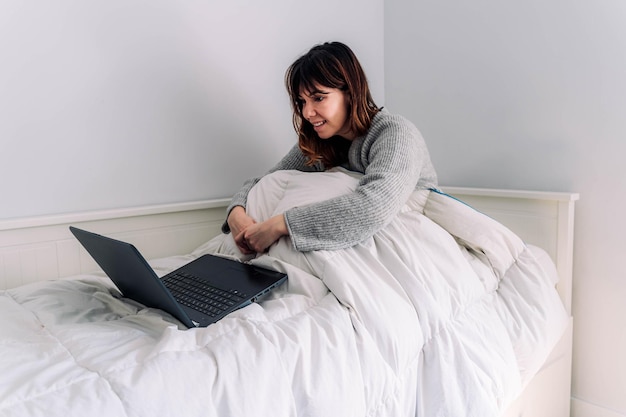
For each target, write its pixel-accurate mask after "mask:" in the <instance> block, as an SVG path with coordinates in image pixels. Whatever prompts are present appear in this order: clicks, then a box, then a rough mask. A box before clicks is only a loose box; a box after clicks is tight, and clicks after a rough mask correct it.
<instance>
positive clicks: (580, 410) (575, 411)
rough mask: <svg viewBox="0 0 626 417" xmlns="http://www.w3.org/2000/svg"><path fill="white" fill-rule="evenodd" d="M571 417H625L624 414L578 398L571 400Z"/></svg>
mask: <svg viewBox="0 0 626 417" xmlns="http://www.w3.org/2000/svg"><path fill="white" fill-rule="evenodd" d="M571 416H572V417H626V414H622V413H618V412H617V411H613V410H608V409H606V408H604V407H601V406H599V405H595V404H592V403H590V402H588V401H584V400H581V399H579V398H572V414H571Z"/></svg>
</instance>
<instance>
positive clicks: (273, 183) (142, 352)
mask: <svg viewBox="0 0 626 417" xmlns="http://www.w3.org/2000/svg"><path fill="white" fill-rule="evenodd" d="M357 181H358V176H356V175H355V174H351V173H348V172H346V171H343V170H336V171H331V172H325V173H302V172H297V171H280V172H277V173H274V174H272V175H270V176H268V177H266V178H264V179H263V180H262V181H261V182H259V184H257V186H255V188H254V189H253V190H252V191H251V194H250V196H249V200H248V204H249V207H248V210H249V212H250V213H251V215H253V217H254V218H256V219H257V220H259V221H261V220H263V219H265V218H268V217H270V216H272V215H274V214H278V213H282V212H284V210H286V209H288V208H289V207H294V206H301V205H304V204H310V203H313V202H315V201H319V200H323V199H328V198H332V197H334V196H337V195H340V194H342V193H345V192H350V191H351V190H352V189H354V187H355V186H356V183H357ZM204 253H214V254H218V255H222V256H227V257H234V258H237V259H239V260H241V261H242V262H251V263H254V264H258V265H261V266H265V267H269V268H272V269H276V270H280V271H282V272H286V273H287V274H288V276H289V279H288V281H287V282H286V283H285V284H283V285H282V286H281V287H279V288H278V289H277V290H275V291H273V292H272V293H271V295H270V297H269V298H267V299H265V300H263V301H262V302H260V303H255V304H252V305H249V306H247V307H245V308H243V309H241V310H238V311H236V312H234V313H232V314H231V315H229V316H228V317H226V318H225V319H223V320H221V321H220V322H218V323H216V324H214V325H211V326H209V327H207V328H201V329H185V328H184V327H182V326H181V325H180V323H178V322H177V321H176V320H175V319H174V318H172V317H170V316H169V315H167V314H166V313H163V312H162V311H158V310H154V309H148V308H145V307H144V306H141V305H139V304H137V303H135V302H133V301H132V300H128V299H125V298H122V297H121V295H120V294H119V292H118V291H117V289H116V288H115V287H114V286H113V285H112V283H111V282H110V281H109V280H108V278H107V277H105V276H104V275H102V274H101V273H94V274H90V275H83V276H76V277H71V278H68V279H62V280H57V281H49V282H39V283H35V284H31V285H28V286H23V287H19V288H15V289H11V290H7V291H4V292H2V293H0V314H1V317H2V319H1V320H0V353H1V354H0V375H1V376H0V416H39V415H41V416H74V415H76V416H79V415H80V416H84V415H89V416H154V415H158V416H170V415H171V416H174V415H176V416H180V415H184V416H200V415H201V416H244V415H245V416H248V415H262V416H264V415H272V416H331V415H341V416H424V417H436V416H480V417H488V416H497V415H499V414H500V412H501V411H502V409H503V408H504V407H506V406H507V405H508V404H509V403H510V401H512V400H513V399H514V398H515V397H516V396H517V395H518V394H519V393H520V391H521V389H522V387H523V386H524V384H525V383H526V382H527V381H528V380H529V379H530V378H532V376H533V375H534V374H535V373H536V372H537V370H538V369H539V367H540V366H541V364H542V363H543V361H544V360H545V358H546V357H547V355H548V353H549V351H550V350H551V348H552V347H553V346H554V344H555V342H556V341H557V340H558V339H559V338H560V336H561V334H562V332H563V330H564V328H565V326H566V322H567V315H566V313H565V310H564V308H563V307H562V305H561V303H560V300H559V297H558V295H557V293H556V290H555V289H554V279H555V276H554V273H553V271H551V270H548V269H546V268H544V267H543V266H542V263H540V262H538V261H537V259H536V258H535V257H534V255H533V252H532V251H530V250H529V248H528V247H526V245H524V243H523V242H522V241H521V240H520V239H519V238H518V237H517V236H516V235H514V234H513V233H512V232H510V231H509V230H508V229H506V228H505V227H504V226H502V225H500V224H499V223H497V222H495V221H494V220H492V219H490V218H488V217H486V216H484V215H482V214H480V213H478V212H476V211H475V210H473V209H472V208H470V207H468V206H466V205H464V204H463V203H461V202H459V201H457V200H455V199H452V198H450V197H448V196H446V195H444V194H440V193H438V192H434V191H433V192H421V193H416V194H415V195H414V196H413V197H412V199H411V200H410V201H409V202H408V203H407V204H406V206H405V207H404V208H403V210H402V212H401V213H399V214H398V216H397V217H396V218H394V219H393V221H392V222H391V223H390V224H389V225H387V226H386V227H385V228H384V229H383V230H382V231H380V232H379V233H377V234H376V235H375V236H374V237H373V238H371V239H368V240H367V241H365V242H362V243H361V244H359V245H356V246H354V247H352V248H350V249H346V250H340V251H316V252H307V253H302V252H297V251H295V250H294V249H293V247H292V245H291V242H290V241H289V238H288V237H285V238H282V239H281V240H280V241H279V242H277V243H276V244H275V245H273V246H272V247H271V248H270V250H269V252H268V253H266V254H263V255H259V256H257V257H254V258H250V257H244V256H243V255H241V253H239V252H238V251H237V249H236V247H235V245H234V242H233V241H232V237H231V236H230V235H220V236H217V237H215V238H214V239H212V240H210V241H209V242H207V243H206V244H204V245H202V246H201V247H200V248H198V249H197V250H196V251H194V252H193V253H191V254H189V255H187V256H174V257H169V258H164V259H159V260H154V261H152V262H151V264H152V265H153V267H154V268H155V270H156V271H157V273H159V274H160V275H163V274H165V273H166V272H169V271H171V270H173V269H175V268H177V267H178V266H180V265H182V264H183V263H186V262H189V261H190V260H192V259H194V258H196V257H198V256H201V255H202V254H204Z"/></svg>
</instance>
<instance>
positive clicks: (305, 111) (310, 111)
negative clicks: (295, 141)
mask: <svg viewBox="0 0 626 417" xmlns="http://www.w3.org/2000/svg"><path fill="white" fill-rule="evenodd" d="M302 115H303V116H304V117H305V118H306V119H310V118H311V117H313V116H315V109H314V108H313V106H310V105H307V104H306V103H304V104H303V105H302Z"/></svg>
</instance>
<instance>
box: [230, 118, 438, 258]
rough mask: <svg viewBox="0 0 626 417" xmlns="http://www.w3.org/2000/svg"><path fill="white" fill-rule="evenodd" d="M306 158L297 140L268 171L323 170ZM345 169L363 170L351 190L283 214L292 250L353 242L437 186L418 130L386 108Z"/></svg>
mask: <svg viewBox="0 0 626 417" xmlns="http://www.w3.org/2000/svg"><path fill="white" fill-rule="evenodd" d="M305 162H306V160H305V157H304V155H303V154H302V152H301V151H300V149H299V148H298V146H297V145H296V146H294V147H293V148H292V149H291V150H290V151H289V152H288V153H287V155H286V156H285V157H284V158H283V159H282V160H281V161H280V162H279V163H278V164H277V165H276V166H275V167H274V168H272V169H271V170H270V171H268V172H267V174H269V173H272V172H274V171H278V170H287V169H295V170H299V171H320V170H322V169H323V168H322V167H319V166H318V167H307V166H306V165H305ZM346 168H348V169H349V170H351V171H356V172H360V173H362V174H364V175H363V176H362V177H361V179H360V181H359V183H358V185H357V188H356V189H355V191H354V192H352V193H349V194H346V195H343V196H340V197H336V198H332V199H330V200H326V201H322V202H319V203H315V204H311V205H309V206H305V207H296V208H293V209H290V210H287V211H286V212H285V213H284V216H285V222H286V223H287V228H288V229H289V235H290V236H291V241H292V243H293V245H294V248H295V249H296V250H298V251H301V252H306V251H312V250H337V249H344V248H348V247H351V246H354V245H355V244H357V243H359V242H362V241H363V240H365V239H367V238H370V237H372V236H373V235H374V234H375V233H376V232H377V231H379V230H380V229H382V228H383V227H384V226H385V225H387V224H388V223H389V222H391V220H392V219H393V217H394V216H395V215H396V214H397V213H398V212H399V211H400V209H401V208H402V206H403V205H404V203H406V201H407V200H408V198H409V196H410V195H411V193H412V192H413V191H414V190H422V189H428V188H436V187H437V174H436V172H435V169H434V167H433V165H432V162H431V160H430V155H429V152H428V148H427V147H426V143H425V142H424V139H423V138H422V135H421V134H420V132H419V131H418V130H417V128H416V127H415V126H414V125H413V124H412V123H411V122H410V121H408V120H407V119H405V118H403V117H402V116H398V115H392V114H390V113H388V112H386V111H381V112H379V113H378V114H376V116H374V119H373V121H372V125H371V127H370V129H369V131H368V133H367V134H366V135H365V136H363V137H359V138H356V139H354V140H353V141H352V143H351V145H350V150H349V154H348V161H347V166H346ZM267 174H266V175H267ZM260 178H261V177H258V178H252V179H249V180H248V181H246V182H245V183H244V185H243V187H242V188H241V189H240V190H239V191H238V192H237V194H235V196H234V197H233V199H232V201H231V204H230V205H229V207H228V209H227V213H230V211H231V210H232V209H233V208H234V207H235V206H242V207H244V208H245V207H246V203H247V196H248V192H249V191H250V189H251V188H252V187H253V186H254V185H255V184H256V183H257V182H258V181H259V180H260ZM222 230H223V231H224V232H225V233H227V232H228V231H229V229H228V224H226V223H224V226H223V227H222Z"/></svg>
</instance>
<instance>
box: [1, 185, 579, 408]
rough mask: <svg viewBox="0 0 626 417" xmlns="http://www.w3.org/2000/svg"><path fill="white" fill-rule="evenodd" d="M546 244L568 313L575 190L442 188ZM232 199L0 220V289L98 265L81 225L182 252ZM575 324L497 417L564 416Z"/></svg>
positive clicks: (150, 251) (209, 231)
mask: <svg viewBox="0 0 626 417" xmlns="http://www.w3.org/2000/svg"><path fill="white" fill-rule="evenodd" d="M442 190H443V191H445V192H446V193H448V194H451V195H453V196H454V197H456V198H458V199H460V200H462V201H464V202H466V203H468V204H469V205H471V206H472V207H474V208H476V209H477V210H480V211H481V212H483V213H485V214H487V215H489V216H491V217H493V218H494V219H496V220H498V221H500V222H501V223H503V224H505V225H506V226H507V227H509V228H510V229H511V230H513V231H514V232H515V233H517V234H518V235H519V236H520V237H521V238H522V239H523V240H524V241H525V242H527V243H529V244H532V245H535V246H538V247H540V248H542V249H544V250H545V251H546V252H547V253H548V254H549V255H550V257H551V258H552V260H553V261H554V262H555V264H556V267H557V272H558V274H559V283H558V286H557V290H558V292H559V295H560V297H561V299H562V301H563V305H564V306H565V308H566V309H567V311H568V313H569V314H570V315H571V302H572V257H573V239H574V204H575V202H576V201H577V200H578V198H579V196H578V194H576V193H562V192H534V191H520V190H494V189H484V188H465V187H442ZM229 201H230V199H216V200H204V201H196V202H187V203H176V204H165V205H155V206H146V207H136V208H127V209H116V210H102V211H94V212H84V213H72V214H65V215H54V216H45V217H33V218H24V219H13V220H0V289H6V288H12V287H16V286H19V285H23V284H27V283H30V282H34V281H41V280H48V279H57V278H62V277H67V276H72V275H77V274H80V273H87V272H92V271H94V270H96V269H97V265H96V264H95V263H94V262H93V260H92V259H91V257H90V256H89V255H88V254H87V253H86V252H85V251H84V250H83V249H82V248H81V247H80V245H79V244H78V243H77V241H76V240H75V239H74V237H73V236H72V235H71V233H70V232H69V229H68V228H69V226H70V225H73V226H77V227H81V228H84V229H87V230H90V231H93V232H96V233H101V234H105V235H108V236H112V237H117V238H119V239H123V240H125V241H127V242H130V243H133V244H134V245H135V246H137V247H138V248H139V250H140V251H141V252H142V253H143V254H144V256H145V257H146V258H147V259H155V258H160V257H165V256H171V255H182V254H186V253H190V252H191V251H192V250H194V249H195V248H197V247H198V246H200V245H201V244H202V243H204V242H206V241H208V240H209V239H210V238H212V237H213V236H216V235H217V234H219V233H220V228H221V225H222V223H223V221H224V217H225V209H226V207H227V205H228V203H229ZM572 328H573V321H572V320H570V326H569V328H568V330H567V331H566V332H565V334H564V335H563V337H562V339H561V341H560V342H559V344H558V345H557V346H556V347H555V348H554V351H553V352H552V354H551V355H550V357H549V358H548V360H547V361H546V363H545V365H544V367H543V368H542V370H541V371H540V372H539V374H538V375H537V376H536V377H535V378H534V379H533V380H532V381H531V382H530V383H529V384H528V386H527V387H526V389H525V391H524V393H523V394H522V395H521V396H520V397H519V398H518V400H517V401H516V402H515V403H513V404H512V405H511V407H510V408H509V409H508V411H507V412H506V413H505V414H503V417H520V416H524V417H544V416H545V417H566V416H569V412H570V411H569V410H570V385H571V360H572V356H571V354H572Z"/></svg>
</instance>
